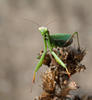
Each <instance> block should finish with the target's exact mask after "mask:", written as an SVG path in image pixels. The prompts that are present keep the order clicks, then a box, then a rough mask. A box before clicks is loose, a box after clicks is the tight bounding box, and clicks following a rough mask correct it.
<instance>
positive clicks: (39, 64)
mask: <svg viewBox="0 0 92 100" xmlns="http://www.w3.org/2000/svg"><path fill="white" fill-rule="evenodd" d="M44 45H45V47H44V52H43V54H42V56H41V58H40V61H39V62H38V64H37V66H36V68H35V71H34V75H33V80H32V82H33V83H34V82H35V75H36V72H37V71H38V70H39V68H40V67H41V66H42V63H43V60H44V57H45V55H46V52H47V43H46V40H45V39H44Z"/></svg>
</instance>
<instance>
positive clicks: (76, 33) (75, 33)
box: [71, 32, 80, 50]
mask: <svg viewBox="0 0 92 100" xmlns="http://www.w3.org/2000/svg"><path fill="white" fill-rule="evenodd" d="M75 35H77V43H78V49H79V50H80V43H79V36H78V32H74V33H73V34H72V36H71V37H72V38H73V37H74V36H75Z"/></svg>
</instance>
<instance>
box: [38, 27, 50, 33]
mask: <svg viewBox="0 0 92 100" xmlns="http://www.w3.org/2000/svg"><path fill="white" fill-rule="evenodd" d="M39 31H40V32H41V34H42V35H46V33H47V32H48V29H47V27H39Z"/></svg>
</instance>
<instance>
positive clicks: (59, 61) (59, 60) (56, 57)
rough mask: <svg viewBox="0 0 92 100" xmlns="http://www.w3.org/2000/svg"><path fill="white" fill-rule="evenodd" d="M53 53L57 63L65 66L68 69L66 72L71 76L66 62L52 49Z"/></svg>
mask: <svg viewBox="0 0 92 100" xmlns="http://www.w3.org/2000/svg"><path fill="white" fill-rule="evenodd" d="M51 54H52V55H53V56H54V58H55V60H56V61H57V63H58V64H60V65H61V66H62V67H64V68H65V69H66V72H67V74H68V76H69V77H70V72H69V71H68V69H67V67H66V65H65V64H64V62H63V61H62V60H61V59H60V58H59V57H58V56H57V55H56V54H55V52H54V51H51Z"/></svg>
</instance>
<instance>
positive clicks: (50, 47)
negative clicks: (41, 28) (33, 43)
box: [47, 31, 52, 51]
mask: <svg viewBox="0 0 92 100" xmlns="http://www.w3.org/2000/svg"><path fill="white" fill-rule="evenodd" d="M47 37H48V39H47V44H48V48H49V50H50V51H52V45H51V42H50V35H49V31H48V32H47Z"/></svg>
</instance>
